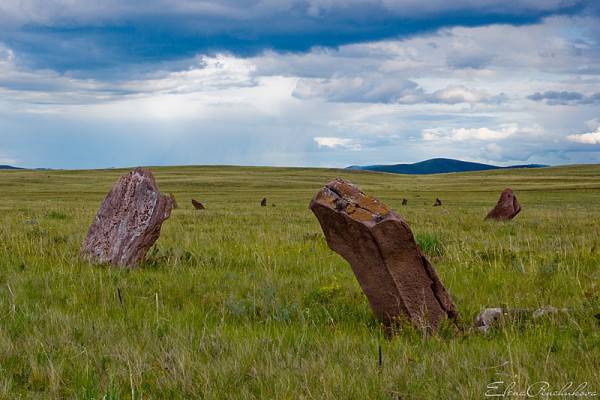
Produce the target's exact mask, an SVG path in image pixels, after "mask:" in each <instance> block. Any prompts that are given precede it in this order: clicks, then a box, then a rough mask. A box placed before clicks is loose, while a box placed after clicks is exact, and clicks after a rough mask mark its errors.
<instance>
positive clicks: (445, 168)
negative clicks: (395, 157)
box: [347, 158, 548, 175]
mask: <svg viewBox="0 0 600 400" xmlns="http://www.w3.org/2000/svg"><path fill="white" fill-rule="evenodd" d="M547 166H548V165H542V164H525V165H511V166H509V167H499V166H497V165H490V164H481V163H475V162H469V161H461V160H454V159H451V158H432V159H431V160H425V161H421V162H417V163H414V164H394V165H365V166H360V165H352V166H350V167H347V169H353V170H361V171H375V172H388V173H392V174H408V175H426V174H447V173H450V172H473V171H489V170H494V169H509V168H544V167H547Z"/></svg>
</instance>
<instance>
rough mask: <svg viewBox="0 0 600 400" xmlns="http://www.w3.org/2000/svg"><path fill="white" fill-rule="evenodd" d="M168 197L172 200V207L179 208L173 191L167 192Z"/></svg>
mask: <svg viewBox="0 0 600 400" xmlns="http://www.w3.org/2000/svg"><path fill="white" fill-rule="evenodd" d="M169 197H170V198H171V201H172V202H173V208H174V209H175V208H179V205H178V204H177V199H176V198H175V195H174V194H173V193H169Z"/></svg>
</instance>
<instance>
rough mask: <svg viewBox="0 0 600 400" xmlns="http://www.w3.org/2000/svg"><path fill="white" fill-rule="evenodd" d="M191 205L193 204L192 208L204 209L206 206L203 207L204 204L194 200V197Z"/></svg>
mask: <svg viewBox="0 0 600 400" xmlns="http://www.w3.org/2000/svg"><path fill="white" fill-rule="evenodd" d="M192 205H193V206H194V208H195V209H196V210H204V209H206V207H204V204H202V203H200V202H199V201H196V200H194V199H192Z"/></svg>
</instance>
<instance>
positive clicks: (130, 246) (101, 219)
mask: <svg viewBox="0 0 600 400" xmlns="http://www.w3.org/2000/svg"><path fill="white" fill-rule="evenodd" d="M172 207H173V201H172V199H171V197H169V196H168V195H164V194H162V193H160V191H159V190H158V186H157V185H156V182H155V180H154V176H153V175H152V173H151V172H150V171H149V170H147V169H142V168H136V169H135V170H133V171H131V172H130V173H129V174H127V175H125V176H122V177H121V178H120V179H119V180H118V181H117V182H116V183H115V185H114V186H113V187H112V189H111V191H110V192H109V193H108V195H107V196H106V198H105V199H104V201H103V202H102V205H101V206H100V210H98V214H97V215H96V218H95V219H94V222H93V223H92V226H91V227H90V229H89V231H88V234H87V237H86V238H85V241H84V243H83V247H82V249H81V253H82V255H83V256H84V257H85V258H86V259H88V260H89V261H91V262H93V263H98V264H106V263H110V264H113V265H116V266H122V267H134V266H136V265H137V264H138V263H139V262H140V261H141V260H142V259H143V258H144V257H145V256H146V253H147V252H148V250H149V249H150V247H152V245H153V244H154V242H156V240H157V239H158V237H159V236H160V229H161V226H162V223H163V222H164V221H165V220H166V219H167V218H169V216H170V215H171V209H172Z"/></svg>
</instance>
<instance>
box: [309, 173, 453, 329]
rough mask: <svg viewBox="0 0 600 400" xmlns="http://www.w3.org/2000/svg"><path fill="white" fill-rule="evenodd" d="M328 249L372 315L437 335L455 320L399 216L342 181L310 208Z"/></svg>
mask: <svg viewBox="0 0 600 400" xmlns="http://www.w3.org/2000/svg"><path fill="white" fill-rule="evenodd" d="M310 209H311V210H312V211H313V213H314V214H315V215H316V217H317V219H318V220H319V223H320V225H321V228H322V229H323V232H324V234H325V239H326V240H327V244H328V245H329V247H330V248H331V249H332V250H333V251H335V252H336V253H338V254H340V255H341V256H342V257H344V258H345V259H346V260H347V261H348V262H349V263H350V266H351V267H352V271H353V272H354V275H355V276H356V278H357V280H358V282H359V283H360V286H361V287H362V289H363V291H364V292H365V294H366V296H367V299H368V300H369V303H370V305H371V309H372V310H373V312H374V313H375V316H376V317H377V318H378V319H379V320H380V321H381V322H383V324H384V325H385V326H386V327H388V328H389V327H391V326H392V325H394V324H395V323H398V322H401V321H402V320H403V319H407V320H409V321H411V322H412V323H413V324H414V325H416V326H417V327H420V328H430V329H432V330H435V329H436V328H437V327H438V326H439V324H440V323H441V322H442V321H443V320H445V319H447V318H454V317H455V316H456V309H455V307H454V303H453V302H452V299H451V298H450V295H449V294H448V292H447V291H446V289H445V287H444V285H443V284H442V282H441V281H440V279H439V278H438V275H437V273H436V271H435V269H434V268H433V266H432V265H431V264H430V263H429V261H428V260H427V258H425V256H424V255H423V253H422V252H421V249H420V248H419V246H418V245H417V243H416V242H415V238H414V236H413V234H412V232H411V230H410V228H409V226H408V224H407V223H406V221H404V219H402V217H401V216H400V215H399V214H397V213H396V212H395V211H393V210H391V209H390V208H388V207H387V206H386V205H385V204H383V203H381V202H380V201H379V200H377V199H376V198H374V197H371V196H368V195H366V194H365V193H363V192H362V191H361V190H360V189H359V188H358V187H356V186H354V185H353V184H351V183H350V182H348V181H345V180H343V179H336V180H334V181H332V182H329V183H328V184H327V185H326V186H325V187H324V188H323V189H321V190H320V191H319V192H317V194H316V195H315V197H314V198H313V199H312V201H311V203H310Z"/></svg>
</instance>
